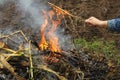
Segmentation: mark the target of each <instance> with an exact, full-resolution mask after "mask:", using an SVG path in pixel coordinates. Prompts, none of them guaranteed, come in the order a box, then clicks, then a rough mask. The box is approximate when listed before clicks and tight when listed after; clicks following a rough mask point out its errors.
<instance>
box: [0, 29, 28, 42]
mask: <svg viewBox="0 0 120 80" xmlns="http://www.w3.org/2000/svg"><path fill="white" fill-rule="evenodd" d="M17 33H21V35H22V36H23V37H24V39H25V40H26V41H27V42H28V39H27V37H26V36H25V34H24V33H23V31H22V30H19V31H16V32H13V33H11V34H9V35H5V36H0V38H9V37H10V36H12V35H15V34H17Z"/></svg>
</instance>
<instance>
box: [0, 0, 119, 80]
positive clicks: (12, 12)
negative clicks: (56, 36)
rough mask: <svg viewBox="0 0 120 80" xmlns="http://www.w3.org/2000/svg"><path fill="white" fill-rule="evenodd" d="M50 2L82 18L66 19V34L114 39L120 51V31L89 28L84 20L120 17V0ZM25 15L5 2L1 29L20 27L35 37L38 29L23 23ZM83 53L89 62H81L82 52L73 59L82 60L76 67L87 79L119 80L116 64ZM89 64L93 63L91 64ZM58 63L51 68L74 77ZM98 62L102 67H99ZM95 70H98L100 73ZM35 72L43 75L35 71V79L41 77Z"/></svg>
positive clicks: (69, 79) (0, 9) (0, 23)
mask: <svg viewBox="0 0 120 80" xmlns="http://www.w3.org/2000/svg"><path fill="white" fill-rule="evenodd" d="M49 1H50V2H51V3H53V4H55V5H57V6H62V8H63V9H65V10H67V11H69V12H70V13H71V14H73V15H75V16H79V17H81V18H82V19H79V18H77V19H76V18H66V21H68V23H67V25H68V26H65V30H66V33H67V34H70V35H71V36H72V37H73V38H85V39H87V40H88V41H90V40H92V39H93V37H96V38H104V40H106V41H109V40H113V41H115V42H116V48H117V49H118V50H120V45H119V44H120V34H119V32H117V33H116V32H110V31H108V30H107V29H102V28H97V27H89V26H87V25H85V24H84V20H85V19H87V18H89V17H90V16H95V17H97V18H99V19H102V20H108V19H112V18H118V17H120V1H119V0H49ZM24 18H25V16H23V17H21V12H20V11H19V10H17V8H16V7H15V4H14V3H11V2H8V3H6V4H5V5H0V29H3V30H7V29H9V28H12V29H13V30H12V31H17V30H23V32H24V33H25V34H26V35H28V36H30V39H32V40H34V39H36V38H34V37H35V35H36V32H37V31H36V32H35V31H32V28H31V27H30V25H26V24H25V23H23V20H24ZM70 19H72V20H73V23H72V25H73V26H72V25H71V23H69V20H70ZM63 26H64V25H63ZM37 39H38V38H37ZM73 53H75V51H73ZM85 53H86V54H87V55H89V56H88V58H87V59H88V62H86V61H84V56H85V55H83V56H81V55H79V58H80V59H76V58H75V59H76V60H77V61H78V60H80V61H81V62H79V61H78V62H79V66H80V65H81V66H80V69H81V70H82V71H83V72H84V73H85V79H86V80H88V79H90V80H98V79H99V80H105V79H108V80H110V79H111V80H119V79H120V72H119V71H120V68H119V66H109V64H108V63H109V62H110V61H108V60H106V59H105V57H104V56H101V55H99V56H100V57H102V60H101V58H100V59H99V57H97V56H96V55H90V53H88V52H85ZM118 54H119V53H118ZM75 57H76V55H75ZM20 59H23V58H20ZM20 59H19V60H20ZM13 61H16V60H13ZM13 61H11V62H10V63H11V64H12V65H13V66H16V64H15V65H14V63H13ZM91 61H92V63H91ZM21 62H22V61H21ZM73 62H74V61H73ZM85 62H86V63H85ZM90 63H91V64H92V65H93V64H94V65H93V66H92V65H91V64H90ZM58 64H59V65H60V64H61V63H58ZM77 64H78V63H77ZM19 65H21V64H17V66H16V68H17V70H18V69H19V67H21V66H19ZM59 65H57V64H54V66H52V67H55V69H56V71H57V70H58V71H60V73H61V75H63V76H66V78H67V79H68V80H75V79H74V77H75V76H76V75H75V74H74V73H72V71H70V69H71V66H69V65H66V66H65V67H63V66H59ZM82 65H83V66H82ZM101 65H102V66H103V67H101ZM22 67H23V66H22ZM56 67H61V68H56ZM67 67H68V68H69V69H68V71H67ZM77 67H78V66H77ZM24 69H25V70H24ZM72 69H73V68H72ZM64 70H66V71H65V72H66V73H64ZM89 70H90V71H89ZM98 70H99V71H100V73H99V71H98ZM118 70H119V71H118ZM21 71H22V69H20V70H18V72H19V73H24V72H21ZM23 71H25V75H24V76H25V77H26V76H28V73H27V71H26V68H25V67H23ZM8 72H9V71H8ZM36 72H37V71H36ZM67 72H71V73H69V75H67ZM1 73H5V74H7V73H6V70H2V71H0V75H2V74H1ZM103 74H104V75H103ZM37 75H38V76H39V75H42V76H44V75H45V73H36V75H35V77H36V80H38V79H39V78H40V77H38V76H37ZM47 75H48V74H47ZM71 75H74V76H71ZM70 76H71V77H70ZM1 77H2V76H1ZM53 77H54V76H53ZM26 78H28V77H26ZM37 78H38V79H37ZM42 78H43V77H42ZM1 79H2V78H1ZM12 79H14V78H12ZM2 80H4V79H2ZM9 80H11V79H9ZM56 80H58V79H56Z"/></svg>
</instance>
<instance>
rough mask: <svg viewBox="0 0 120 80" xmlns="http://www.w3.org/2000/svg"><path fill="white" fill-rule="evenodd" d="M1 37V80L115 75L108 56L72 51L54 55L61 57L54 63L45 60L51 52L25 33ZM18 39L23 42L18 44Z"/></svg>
mask: <svg viewBox="0 0 120 80" xmlns="http://www.w3.org/2000/svg"><path fill="white" fill-rule="evenodd" d="M0 37H1V38H0V40H1V41H0V69H1V71H0V78H1V79H3V80H9V79H13V80H27V79H31V80H37V79H44V80H83V79H108V78H110V77H111V75H112V73H113V72H112V71H110V70H111V68H113V65H112V63H109V64H108V61H107V60H106V59H105V57H104V56H98V55H94V56H93V55H90V54H88V53H84V52H82V51H76V50H69V51H62V52H61V54H59V53H54V54H56V55H61V57H58V58H59V61H58V62H57V63H56V62H52V63H51V61H45V59H44V58H45V57H46V55H47V54H50V51H40V50H39V49H38V48H37V47H36V46H35V45H34V44H33V43H32V41H30V40H28V39H27V37H26V36H25V34H24V33H23V31H21V30H19V31H16V32H14V33H11V34H9V35H0ZM18 37H19V39H22V41H23V42H22V43H18V42H19V41H18ZM15 38H16V39H15ZM16 40H17V41H18V42H16ZM10 41H11V42H10ZM15 43H16V45H15ZM13 44H14V46H13Z"/></svg>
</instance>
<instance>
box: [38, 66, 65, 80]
mask: <svg viewBox="0 0 120 80" xmlns="http://www.w3.org/2000/svg"><path fill="white" fill-rule="evenodd" d="M37 68H40V69H43V70H45V71H48V72H51V73H53V74H55V75H56V76H57V77H58V78H59V79H60V80H67V79H66V78H65V77H63V76H60V75H59V74H58V73H57V72H55V71H53V70H52V69H50V68H48V67H47V66H44V65H38V67H37Z"/></svg>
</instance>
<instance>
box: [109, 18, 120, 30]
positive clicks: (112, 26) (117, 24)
mask: <svg viewBox="0 0 120 80" xmlns="http://www.w3.org/2000/svg"><path fill="white" fill-rule="evenodd" d="M108 30H110V31H119V32H120V18H117V19H112V20H108Z"/></svg>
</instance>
